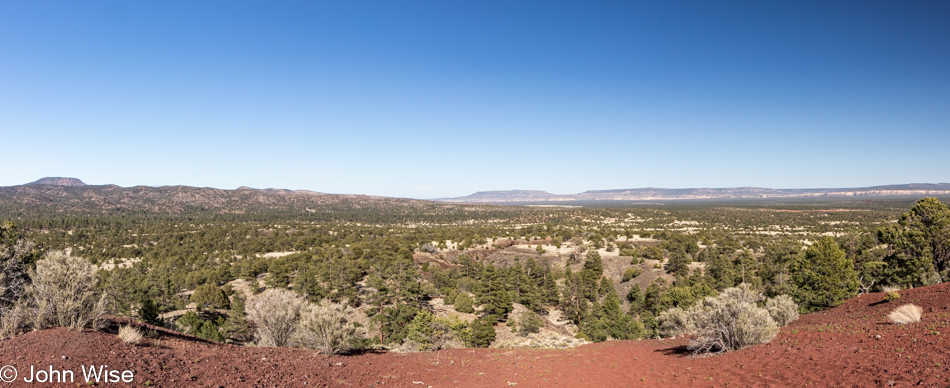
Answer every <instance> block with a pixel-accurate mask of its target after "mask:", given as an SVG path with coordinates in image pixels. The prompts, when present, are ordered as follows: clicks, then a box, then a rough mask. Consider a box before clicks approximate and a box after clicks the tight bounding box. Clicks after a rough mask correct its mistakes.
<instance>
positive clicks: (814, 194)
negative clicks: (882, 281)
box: [436, 183, 950, 203]
mask: <svg viewBox="0 0 950 388" xmlns="http://www.w3.org/2000/svg"><path fill="white" fill-rule="evenodd" d="M935 195H936V196H947V195H950V183H911V184H904V185H886V186H873V187H862V188H831V189H768V188H761V187H732V188H694V189H662V188H653V187H646V188H640V189H615V190H589V191H585V192H583V193H579V194H563V195H562V194H551V193H548V192H545V191H538V190H508V191H479V192H477V193H475V194H472V195H467V196H464V197H457V198H438V199H436V201H442V202H457V203H532V202H598V201H679V200H716V199H724V200H743V199H781V198H821V197H924V196H935Z"/></svg>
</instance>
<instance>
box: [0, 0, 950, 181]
mask: <svg viewBox="0 0 950 388" xmlns="http://www.w3.org/2000/svg"><path fill="white" fill-rule="evenodd" d="M948 42H950V2H946V1H917V2H915V1H911V2H893V1H815V2H804V1H787V2H783V1H742V2H738V1H722V2H709V1H698V2H672V1H618V2H591V1H583V2H582V1H575V2H560V1H551V0H545V1H536V2H529V1H497V2H493V1H442V0H440V1H335V2H318V1H301V2H289V1H285V2H263V1H260V2H242V1H233V0H231V1H220V2H214V1H180V2H179V1H161V2H144V1H134V2H130V1H84V2H77V1H40V2H26V1H9V0H0V149H2V157H3V159H4V161H5V163H4V165H5V167H4V168H3V169H0V186H5V185H16V184H22V183H26V182H29V181H33V180H35V179H38V178H40V177H44V176H69V177H77V178H80V179H83V180H84V181H85V182H86V183H89V184H110V183H111V184H118V185H120V186H134V185H177V184H182V185H190V186H207V187H217V188H224V189H233V188H236V187H238V186H242V185H245V186H251V187H258V188H265V187H278V188H289V189H307V190H315V191H322V192H329V193H362V194H374V195H387V196H400V197H414V198H435V197H444V196H461V195H467V194H470V193H472V192H475V191H479V190H508V189H536V190H546V191H550V192H554V193H576V192H581V191H585V190H597V189H615V188H636V187H668V188H682V187H736V186H760V187H773V188H810V187H858V186H871V185H879V184H896V183H911V182H929V183H936V182H950V44H948Z"/></svg>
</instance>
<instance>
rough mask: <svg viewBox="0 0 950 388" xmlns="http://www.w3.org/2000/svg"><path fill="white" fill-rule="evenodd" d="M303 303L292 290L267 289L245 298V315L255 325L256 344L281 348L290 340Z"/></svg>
mask: <svg viewBox="0 0 950 388" xmlns="http://www.w3.org/2000/svg"><path fill="white" fill-rule="evenodd" d="M305 305H306V302H305V301H304V299H303V297H301V296H300V295H297V294H296V293H294V292H293V291H289V290H286V289H282V288H272V289H268V290H266V291H264V292H262V293H260V294H257V295H254V296H251V297H250V298H248V299H247V304H246V305H245V309H246V311H247V317H248V319H249V320H250V321H251V322H254V324H255V325H256V326H257V345H259V346H270V347H282V346H287V345H288V344H289V343H290V339H291V337H293V334H294V331H295V330H296V328H297V320H298V319H299V318H300V313H301V311H302V310H303V308H304V306H305Z"/></svg>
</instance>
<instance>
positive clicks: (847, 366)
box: [0, 284, 950, 388]
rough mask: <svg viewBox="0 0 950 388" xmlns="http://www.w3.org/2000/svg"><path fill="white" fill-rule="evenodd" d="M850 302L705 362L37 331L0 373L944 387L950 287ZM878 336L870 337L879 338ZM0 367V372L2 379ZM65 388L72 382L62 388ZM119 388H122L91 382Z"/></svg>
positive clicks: (214, 380)
mask: <svg viewBox="0 0 950 388" xmlns="http://www.w3.org/2000/svg"><path fill="white" fill-rule="evenodd" d="M882 301H883V294H868V295H863V296H861V297H858V298H855V299H852V300H850V301H848V302H847V303H845V304H844V305H842V306H839V307H837V308H835V309H832V310H829V311H826V312H822V313H817V314H810V315H806V316H803V317H802V318H801V319H800V320H798V321H796V322H793V323H792V324H791V325H789V326H788V327H786V328H784V329H782V331H781V333H780V334H779V335H778V337H777V338H776V339H775V340H774V341H772V342H771V343H769V344H766V345H760V346H757V347H753V348H749V349H745V350H742V351H737V352H732V353H728V354H722V355H717V356H712V357H706V358H691V357H688V355H687V354H685V353H684V348H683V345H684V344H685V343H686V340H685V339H676V340H665V341H660V340H645V341H615V342H607V343H600V344H592V345H587V346H583V347H580V348H576V349H572V350H531V349H521V350H504V349H453V350H446V351H439V352H434V353H417V354H408V355H407V354H394V353H364V354H359V355H353V356H334V357H326V356H321V355H319V354H317V353H316V352H313V351H308V350H300V349H270V348H250V347H237V346H228V345H219V344H214V343H209V342H204V341H200V340H196V339H194V338H192V337H187V336H180V335H176V334H174V333H173V332H165V331H161V332H159V333H157V335H156V338H155V339H154V344H152V345H150V346H131V345H125V344H123V343H121V342H120V341H119V340H118V339H117V338H116V337H115V335H113V334H110V333H94V332H83V333H77V332H75V331H68V330H63V329H54V330H45V331H40V332H34V333H29V334H25V335H22V336H19V337H16V338H13V339H8V340H3V341H0V366H2V365H11V366H14V367H16V368H17V369H18V371H19V375H18V377H17V381H16V383H15V384H11V385H10V386H32V385H33V384H28V383H25V382H23V378H24V377H26V378H29V376H28V374H29V369H30V365H33V366H34V367H35V368H43V369H48V367H49V366H50V365H52V366H53V368H54V369H68V370H73V371H74V374H75V380H74V383H76V382H84V380H83V376H82V370H81V369H80V365H85V366H88V365H100V364H103V365H109V368H112V369H118V370H126V369H128V370H131V371H133V373H134V383H132V384H131V385H134V386H144V385H146V384H148V385H151V386H162V387H172V386H201V387H218V386H221V387H232V386H238V387H242V386H247V387H252V386H253V387H264V386H267V387H270V386H331V387H371V386H396V387H427V386H432V387H456V386H459V387H507V386H517V387H519V388H520V387H551V386H563V387H585V386H589V387H626V386H629V387H640V386H670V387H680V386H698V387H707V386H708V387H720V386H743V387H745V386H752V387H769V386H776V387H780V386H789V387H801V386H819V387H825V386H832V387H838V386H840V387H879V386H897V387H907V386H918V385H919V386H927V387H947V386H950V284H942V285H937V286H932V287H925V288H919V289H915V290H907V291H901V298H900V299H899V300H898V301H895V302H890V303H882ZM904 303H916V304H918V305H920V306H922V307H923V308H924V316H923V320H922V321H921V322H920V323H917V324H914V325H909V326H897V325H892V324H890V323H887V321H886V319H885V315H886V314H887V313H888V312H890V310H892V309H893V308H894V307H897V306H898V305H900V304H904ZM878 336H880V337H878ZM3 372H4V371H3V370H0V375H2V374H3ZM71 385H74V384H71ZM99 385H100V386H104V385H110V386H111V385H118V386H121V385H123V384H99Z"/></svg>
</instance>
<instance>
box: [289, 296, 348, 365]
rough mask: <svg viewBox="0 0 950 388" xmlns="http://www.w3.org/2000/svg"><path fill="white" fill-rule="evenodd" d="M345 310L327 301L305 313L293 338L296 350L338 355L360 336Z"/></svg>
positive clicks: (309, 308) (302, 314)
mask: <svg viewBox="0 0 950 388" xmlns="http://www.w3.org/2000/svg"><path fill="white" fill-rule="evenodd" d="M358 334H359V333H358V328H357V327H356V326H354V325H353V324H352V319H351V318H350V317H349V314H348V312H347V309H346V307H345V306H343V305H340V304H334V303H331V302H330V301H329V300H323V301H322V302H320V303H319V304H312V305H309V306H307V307H305V308H304V309H303V311H302V312H301V315H300V322H298V323H297V327H296V330H295V333H294V336H293V341H292V342H293V343H294V345H296V346H300V347H304V348H311V349H318V350H320V351H321V352H323V353H324V354H337V353H340V352H342V351H343V350H345V349H346V348H347V345H348V344H349V343H350V341H351V340H352V339H354V338H357V336H358Z"/></svg>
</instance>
